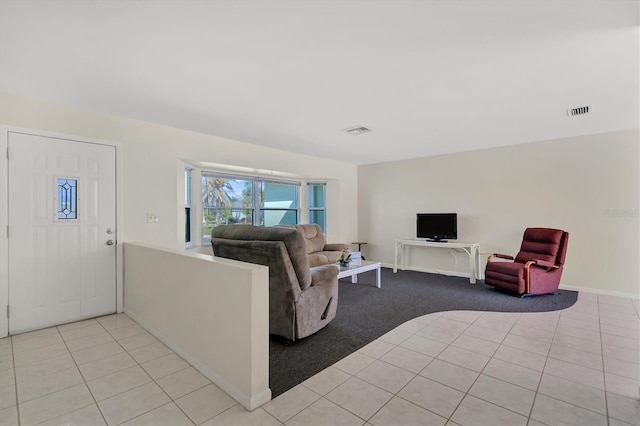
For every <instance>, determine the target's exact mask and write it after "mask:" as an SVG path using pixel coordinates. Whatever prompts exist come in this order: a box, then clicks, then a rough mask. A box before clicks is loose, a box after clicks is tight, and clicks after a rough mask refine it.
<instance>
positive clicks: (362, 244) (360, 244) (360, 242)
mask: <svg viewBox="0 0 640 426" xmlns="http://www.w3.org/2000/svg"><path fill="white" fill-rule="evenodd" d="M351 244H357V245H358V251H359V252H360V254H361V255H362V260H367V259H365V258H364V255H363V254H362V250H361V249H360V246H364V245H366V244H369V243H365V242H364V241H352V242H351Z"/></svg>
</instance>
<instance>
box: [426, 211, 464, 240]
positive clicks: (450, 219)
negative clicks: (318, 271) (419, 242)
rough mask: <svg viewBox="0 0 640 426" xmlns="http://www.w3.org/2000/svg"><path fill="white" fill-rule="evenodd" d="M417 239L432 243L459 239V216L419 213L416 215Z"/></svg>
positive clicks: (454, 214)
mask: <svg viewBox="0 0 640 426" xmlns="http://www.w3.org/2000/svg"><path fill="white" fill-rule="evenodd" d="M416 237H417V238H425V239H427V240H430V241H443V240H455V239H457V238H458V214H457V213H418V214H417V215H416Z"/></svg>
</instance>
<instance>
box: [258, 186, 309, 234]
mask: <svg viewBox="0 0 640 426" xmlns="http://www.w3.org/2000/svg"><path fill="white" fill-rule="evenodd" d="M258 187H259V188H260V203H259V204H260V225H263V226H274V225H295V224H297V223H298V192H299V191H298V188H299V185H297V184H292V183H283V182H273V181H259V182H258Z"/></svg>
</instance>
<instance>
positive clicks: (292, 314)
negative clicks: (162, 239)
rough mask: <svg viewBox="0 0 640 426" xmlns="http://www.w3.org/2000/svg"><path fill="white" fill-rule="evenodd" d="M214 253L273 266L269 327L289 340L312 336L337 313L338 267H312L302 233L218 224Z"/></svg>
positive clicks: (270, 275)
mask: <svg viewBox="0 0 640 426" xmlns="http://www.w3.org/2000/svg"><path fill="white" fill-rule="evenodd" d="M211 246H212V248H213V255H214V256H217V257H225V258H228V259H235V260H240V261H243V262H248V263H256V264H260V265H265V266H268V267H269V332H270V333H271V334H276V335H279V336H283V337H286V338H287V339H290V340H296V339H301V338H303V337H306V336H309V335H311V334H313V333H315V332H317V331H318V330H320V329H321V328H322V327H324V326H325V325H327V324H328V323H329V322H330V321H331V320H332V319H333V318H335V316H336V308H337V306H338V272H339V271H338V268H337V267H336V266H335V265H324V266H320V267H315V268H309V263H308V258H307V253H306V250H305V247H306V244H305V240H304V238H303V236H302V234H301V233H300V232H299V231H298V230H296V229H293V228H281V227H263V226H253V225H220V226H217V227H215V228H213V231H211Z"/></svg>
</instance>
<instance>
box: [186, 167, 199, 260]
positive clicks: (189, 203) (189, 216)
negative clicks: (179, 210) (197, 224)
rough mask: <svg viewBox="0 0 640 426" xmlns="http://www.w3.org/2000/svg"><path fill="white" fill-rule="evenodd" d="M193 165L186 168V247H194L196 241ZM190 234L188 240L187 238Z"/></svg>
mask: <svg viewBox="0 0 640 426" xmlns="http://www.w3.org/2000/svg"><path fill="white" fill-rule="evenodd" d="M193 175H194V169H193V167H185V168H184V220H185V224H184V225H185V226H184V238H185V242H184V244H185V247H186V248H194V247H196V243H195V241H194V238H193V237H194V235H195V232H194V231H195V229H194V208H193ZM187 234H188V238H189V239H188V240H187Z"/></svg>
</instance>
